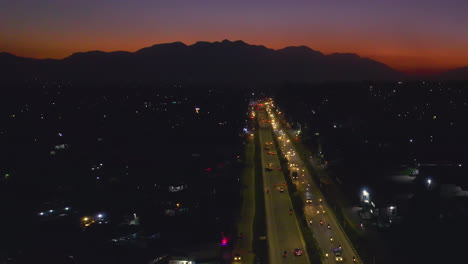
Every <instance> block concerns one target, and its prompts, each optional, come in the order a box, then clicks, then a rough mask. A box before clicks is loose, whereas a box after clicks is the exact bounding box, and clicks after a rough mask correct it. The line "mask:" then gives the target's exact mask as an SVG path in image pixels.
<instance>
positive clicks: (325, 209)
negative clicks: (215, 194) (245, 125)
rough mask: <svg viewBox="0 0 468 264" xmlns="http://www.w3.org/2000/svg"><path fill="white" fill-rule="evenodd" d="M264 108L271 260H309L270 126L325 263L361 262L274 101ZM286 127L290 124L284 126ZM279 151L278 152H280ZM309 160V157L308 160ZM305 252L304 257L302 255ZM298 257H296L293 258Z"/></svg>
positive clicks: (262, 133)
mask: <svg viewBox="0 0 468 264" xmlns="http://www.w3.org/2000/svg"><path fill="white" fill-rule="evenodd" d="M264 105H265V109H264V111H259V113H258V114H259V116H258V117H259V118H258V120H259V123H260V124H259V125H260V133H259V135H260V142H261V146H262V147H263V151H262V163H263V166H264V168H265V170H264V172H263V179H264V186H265V196H266V197H265V206H266V212H267V228H268V240H269V241H268V242H269V248H270V261H271V262H272V263H275V262H281V263H292V262H294V263H301V262H302V263H308V262H309V261H308V258H307V256H306V251H305V250H303V249H304V248H305V242H304V240H303V237H302V234H301V232H300V229H299V226H298V222H297V219H296V217H293V216H294V212H293V210H292V204H291V200H290V197H289V195H287V193H286V192H287V190H286V183H285V179H284V176H283V174H282V171H281V168H280V162H279V158H278V157H277V155H276V152H274V151H273V150H275V148H274V143H273V138H272V137H273V136H272V133H271V129H273V132H274V135H275V137H277V139H278V142H279V145H280V146H279V147H280V149H281V152H282V153H284V154H285V156H286V159H287V160H288V166H289V171H290V175H288V177H291V180H292V181H293V183H294V184H295V185H296V188H297V189H298V192H299V193H300V194H301V196H302V199H303V201H304V204H305V208H304V210H303V212H304V214H305V217H306V219H307V222H308V223H309V226H310V228H311V229H312V231H313V233H314V236H315V238H316V240H317V243H318V245H319V247H320V249H321V250H322V256H323V258H324V259H323V260H324V261H325V262H326V263H330V262H332V263H333V262H337V263H361V262H360V260H359V257H358V254H357V252H356V250H355V249H354V247H353V246H352V244H351V242H350V241H349V239H348V238H347V236H346V234H345V232H344V231H343V229H342V228H341V226H340V225H339V223H338V220H337V219H336V217H335V215H334V214H333V212H332V210H330V208H329V206H328V204H327V202H326V200H325V198H324V197H323V195H322V193H321V191H320V189H319V187H318V186H317V185H316V183H315V182H314V181H313V180H312V177H311V176H312V175H311V174H310V173H309V171H308V170H307V168H306V166H305V165H304V161H302V160H301V159H300V157H299V155H297V154H296V150H295V148H294V146H293V144H292V142H291V139H290V138H289V137H288V135H287V133H286V131H284V130H283V128H281V127H280V124H279V122H278V120H276V115H275V113H274V104H273V102H272V101H271V100H270V101H267V102H266V103H265V104H264ZM284 129H287V128H284ZM279 154H280V153H278V155H279ZM306 162H309V161H306ZM300 256H303V257H300ZM293 257H296V258H293Z"/></svg>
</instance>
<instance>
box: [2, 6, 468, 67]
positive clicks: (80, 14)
mask: <svg viewBox="0 0 468 264" xmlns="http://www.w3.org/2000/svg"><path fill="white" fill-rule="evenodd" d="M467 14H468V1H466V0H463V1H462V0H406V1H403V0H353V1H347V0H341V1H340V0H281V1H280V0H268V1H267V0H232V1H226V0H134V1H128V0H127V1H123V0H113V1H111V0H76V1H71V0H6V1H3V2H2V3H1V4H0V51H6V52H11V53H14V54H16V55H19V56H27V57H35V58H45V57H52V58H63V57H66V56H68V55H70V54H71V53H73V52H78V51H88V50H104V51H114V50H128V51H135V50H137V49H140V48H143V47H146V46H151V45H153V44H156V43H164V42H174V41H182V42H185V43H187V44H192V43H194V42H196V41H199V40H204V41H219V40H223V39H230V40H238V39H241V40H244V41H246V42H247V43H250V44H259V45H265V46H267V47H270V48H275V49H278V48H283V47H285V46H298V45H306V46H309V47H310V48H312V49H316V50H319V51H322V52H324V53H326V54H328V53H333V52H353V53H357V54H359V55H361V56H366V57H371V58H374V59H377V60H380V61H382V62H384V63H387V64H388V65H390V66H393V67H395V68H397V69H399V70H403V71H407V72H424V71H440V70H443V69H448V68H455V67H460V66H467V65H468V33H467V32H468V15H467Z"/></svg>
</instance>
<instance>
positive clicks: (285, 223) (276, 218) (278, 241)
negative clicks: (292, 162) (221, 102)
mask: <svg viewBox="0 0 468 264" xmlns="http://www.w3.org/2000/svg"><path fill="white" fill-rule="evenodd" d="M258 114H259V122H260V124H259V125H260V131H259V137H260V144H261V148H262V154H261V159H262V165H263V173H262V176H263V183H264V187H265V192H264V194H265V208H266V222H267V239H268V248H269V258H270V263H271V264H284V263H298V264H299V263H300V264H309V263H310V261H309V258H308V256H307V253H306V251H305V243H304V239H303V237H302V233H301V231H300V229H299V225H298V222H297V219H296V216H295V214H294V213H292V214H290V213H289V210H290V209H292V208H293V206H292V203H291V199H290V197H289V194H288V190H287V187H286V186H283V183H285V179H284V176H283V174H282V172H281V170H280V162H279V159H278V156H277V155H275V154H268V153H267V152H271V151H276V149H275V146H274V143H272V145H271V147H270V150H266V149H265V143H267V142H273V138H272V130H271V125H270V124H269V123H268V122H266V121H265V120H266V119H267V115H266V112H265V111H260V112H259V113H258ZM270 163H271V164H272V165H273V166H272V170H271V171H267V170H266V168H267V167H268V164H270ZM275 183H276V184H277V187H276V188H275V186H274V184H275ZM280 187H283V188H284V192H280ZM295 248H300V249H302V251H303V253H302V256H295V255H294V249H295ZM284 251H287V256H286V257H285V256H283V255H284Z"/></svg>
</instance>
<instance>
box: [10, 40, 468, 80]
mask: <svg viewBox="0 0 468 264" xmlns="http://www.w3.org/2000/svg"><path fill="white" fill-rule="evenodd" d="M206 39H208V40H207V41H221V40H223V39H212V38H205V39H202V40H203V41H205V40H206ZM230 40H232V41H234V40H237V39H230ZM176 41H181V42H184V43H185V44H187V45H191V44H193V43H195V42H197V41H198V40H195V39H187V40H185V41H184V40H179V39H177V38H175V39H170V38H164V39H163V40H158V41H156V40H152V39H150V38H148V39H143V40H141V41H134V40H131V39H127V40H126V41H122V40H119V41H116V40H113V39H102V40H99V41H96V43H91V42H89V41H87V40H86V39H82V41H76V42H75V41H73V42H72V41H70V42H68V43H67V42H65V43H64V42H60V41H51V42H45V41H39V42H38V43H37V44H35V45H31V43H30V42H28V43H25V42H22V41H21V42H20V41H18V42H17V43H15V42H11V43H7V44H5V43H4V44H3V45H2V46H1V48H2V50H3V51H5V52H10V53H12V54H15V55H17V56H21V57H30V58H38V59H45V58H53V59H63V58H65V57H68V56H70V55H71V54H73V53H75V52H86V51H92V50H101V51H106V52H111V51H122V50H123V51H130V52H134V51H136V50H139V49H141V48H144V47H148V46H152V45H154V44H158V43H170V42H176ZM244 41H245V42H247V43H249V44H253V45H263V46H266V47H267V48H272V49H282V48H284V47H287V46H301V45H304V46H309V47H310V48H311V49H314V50H317V51H320V52H322V53H324V54H331V53H335V52H341V53H356V54H358V55H359V56H361V57H367V58H370V59H374V60H377V61H379V62H382V63H384V64H386V65H388V66H390V67H392V68H394V69H396V70H399V71H401V72H404V73H407V74H413V75H424V74H435V73H440V72H444V71H446V70H450V69H454V68H458V67H463V66H466V65H468V56H457V55H460V54H461V53H460V52H459V51H455V50H454V51H453V54H436V53H431V54H427V53H426V54H421V55H408V54H410V52H409V51H408V50H403V51H398V50H392V51H391V52H381V53H379V52H378V50H372V51H370V50H369V47H366V45H365V44H362V45H359V43H349V44H348V45H346V44H344V43H343V42H341V43H340V42H331V43H327V42H325V41H324V42H318V41H305V42H307V43H295V42H292V41H285V40H277V41H271V42H270V43H262V42H261V41H259V40H257V39H251V40H244ZM308 43H309V45H308ZM310 43H314V44H313V45H311V44H310ZM337 43H340V45H337ZM93 44H95V45H93ZM340 46H342V47H346V48H342V49H340V48H339V47H340ZM415 52H416V51H415ZM415 54H417V53H415Z"/></svg>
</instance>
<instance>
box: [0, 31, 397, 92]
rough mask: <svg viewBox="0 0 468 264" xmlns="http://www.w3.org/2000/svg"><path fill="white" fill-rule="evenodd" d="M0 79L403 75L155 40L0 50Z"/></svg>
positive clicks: (318, 58) (252, 48)
mask: <svg viewBox="0 0 468 264" xmlns="http://www.w3.org/2000/svg"><path fill="white" fill-rule="evenodd" d="M0 70H1V71H2V72H3V73H4V74H2V77H0V79H7V80H15V79H24V78H39V79H65V80H66V79H69V80H112V81H120V80H140V81H164V82H173V81H181V82H216V83H220V82H221V83H264V84H269V83H278V82H283V81H293V82H317V81H361V80H400V79H404V78H405V76H404V75H403V74H402V73H400V72H398V71H396V70H394V69H392V68H390V67H388V66H387V65H385V64H383V63H380V62H378V61H375V60H371V59H367V58H361V57H359V56H358V55H356V54H349V53H335V54H330V55H324V54H323V53H321V52H319V51H315V50H312V49H310V48H308V47H305V46H299V47H287V48H284V49H280V50H273V49H269V48H266V47H264V46H256V45H249V44H247V43H245V42H243V41H233V42H232V41H228V40H224V41H221V42H212V43H210V42H197V43H195V44H193V45H185V44H184V43H181V42H174V43H167V44H157V45H154V46H151V47H147V48H143V49H140V50H138V51H136V52H126V51H116V52H102V51H89V52H80V53H74V54H72V55H71V56H69V57H67V58H65V59H62V60H53V59H47V60H39V59H30V58H22V57H17V56H14V55H12V54H9V53H0Z"/></svg>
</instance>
